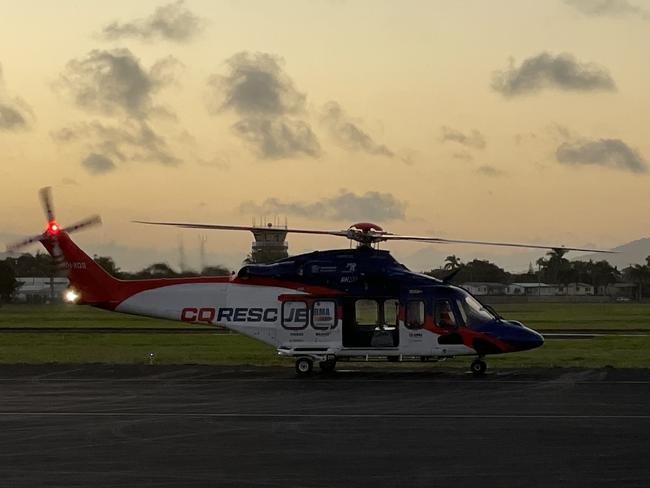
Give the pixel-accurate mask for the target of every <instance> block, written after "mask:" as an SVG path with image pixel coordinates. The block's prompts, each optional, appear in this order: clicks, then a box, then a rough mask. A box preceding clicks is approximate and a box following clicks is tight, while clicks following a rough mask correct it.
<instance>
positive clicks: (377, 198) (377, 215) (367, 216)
mask: <svg viewBox="0 0 650 488" xmlns="http://www.w3.org/2000/svg"><path fill="white" fill-rule="evenodd" d="M239 210H240V212H242V213H249V214H254V215H259V214H285V215H297V216H299V217H310V218H323V219H330V220H342V221H359V220H374V221H385V220H395V219H402V218H404V216H405V210H406V203H405V202H402V201H399V200H397V199H396V198H395V197H394V196H393V195H392V194H390V193H380V192H376V191H370V192H367V193H364V194H363V195H357V194H355V193H352V192H350V191H347V190H340V191H339V194H338V195H336V196H334V197H329V198H322V199H320V200H318V201H315V202H311V203H306V202H287V201H282V200H280V199H277V198H269V199H266V200H265V201H264V202H262V203H261V204H256V203H254V202H250V201H249V202H244V203H243V204H242V205H240V207H239Z"/></svg>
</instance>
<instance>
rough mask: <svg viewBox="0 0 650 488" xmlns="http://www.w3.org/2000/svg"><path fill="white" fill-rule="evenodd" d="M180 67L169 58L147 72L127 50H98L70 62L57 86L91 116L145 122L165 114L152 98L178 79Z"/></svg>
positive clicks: (175, 61) (160, 61)
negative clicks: (119, 117)
mask: <svg viewBox="0 0 650 488" xmlns="http://www.w3.org/2000/svg"><path fill="white" fill-rule="evenodd" d="M179 67H180V63H179V62H178V61H177V60H176V59H174V58H173V57H171V56H169V57H167V58H164V59H161V60H159V61H158V62H157V63H155V64H154V65H153V66H152V67H151V69H150V70H149V71H147V70H146V69H145V68H144V67H143V66H142V65H141V64H140V60H139V59H138V58H136V57H135V56H134V55H133V54H132V53H131V51H129V50H128V49H113V50H111V51H106V50H97V49H95V50H92V51H90V52H89V53H88V54H87V55H86V57H84V58H81V59H73V60H71V61H69V62H68V64H67V65H66V68H65V70H64V73H63V74H62V75H61V77H60V80H59V82H58V84H57V86H58V87H60V88H62V90H63V91H64V92H66V93H67V94H68V95H69V96H71V97H72V99H73V100H74V102H75V103H76V105H77V106H78V107H80V108H82V109H84V110H87V111H89V112H94V113H100V114H102V115H107V116H113V115H126V116H129V117H133V118H137V119H146V118H148V117H150V116H151V115H154V114H159V113H161V112H162V111H164V109H161V108H160V107H156V106H154V104H153V101H152V95H153V94H154V93H156V92H157V91H158V90H160V89H161V88H162V87H163V86H165V85H168V84H170V83H171V82H172V81H173V80H174V79H175V77H176V73H175V72H176V71H177V70H178V68H179Z"/></svg>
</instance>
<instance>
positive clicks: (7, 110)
mask: <svg viewBox="0 0 650 488" xmlns="http://www.w3.org/2000/svg"><path fill="white" fill-rule="evenodd" d="M33 120H34V113H33V112H32V109H31V107H30V106H29V105H28V104H27V103H26V102H25V101H24V100H22V99H21V98H18V97H11V96H9V95H8V94H7V92H6V90H5V85H4V78H3V75H2V65H1V64H0V131H3V130H6V131H10V130H12V131H17V130H26V129H29V128H30V126H31V123H32V121H33Z"/></svg>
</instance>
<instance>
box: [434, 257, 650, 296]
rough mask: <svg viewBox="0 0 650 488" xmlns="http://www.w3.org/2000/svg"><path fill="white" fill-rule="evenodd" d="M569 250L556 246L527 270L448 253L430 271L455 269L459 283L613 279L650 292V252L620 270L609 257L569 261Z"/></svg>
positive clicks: (439, 274) (598, 282)
mask: <svg viewBox="0 0 650 488" xmlns="http://www.w3.org/2000/svg"><path fill="white" fill-rule="evenodd" d="M565 254H566V251H564V250H562V249H554V250H552V251H549V252H548V253H547V254H546V256H544V257H542V258H539V259H538V260H537V261H536V263H535V264H536V267H533V264H532V263H531V264H530V266H529V268H528V271H526V272H525V273H509V272H507V271H506V270H504V269H503V268H500V267H499V266H497V265H496V264H494V263H491V262H490V261H486V260H481V259H474V260H472V261H468V262H466V263H463V262H462V261H461V260H460V259H459V258H458V257H457V256H456V255H451V256H447V257H446V258H445V260H444V265H443V266H442V267H440V268H437V269H432V270H431V271H429V272H427V273H426V274H428V275H430V276H434V277H436V278H441V279H442V278H445V277H447V276H448V275H450V273H452V272H454V273H455V275H454V278H453V281H454V282H455V283H467V282H492V283H505V284H510V283H537V282H542V283H548V284H553V285H568V284H569V283H587V284H589V285H592V286H593V287H594V288H596V289H598V287H600V286H607V285H609V284H613V283H620V282H628V283H634V284H635V285H637V297H638V298H641V297H644V296H650V256H648V257H647V258H646V264H635V265H631V266H628V267H627V268H624V269H621V270H619V269H618V268H617V267H616V266H612V265H611V264H610V263H609V262H608V261H605V260H601V261H593V260H589V261H569V260H568V259H566V258H565V257H564V255H565Z"/></svg>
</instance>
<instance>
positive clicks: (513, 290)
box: [506, 283, 558, 297]
mask: <svg viewBox="0 0 650 488" xmlns="http://www.w3.org/2000/svg"><path fill="white" fill-rule="evenodd" d="M557 294H558V287H557V285H547V284H546V283H512V284H510V285H508V286H507V287H506V295H511V296H541V297H550V296H555V295H557Z"/></svg>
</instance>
